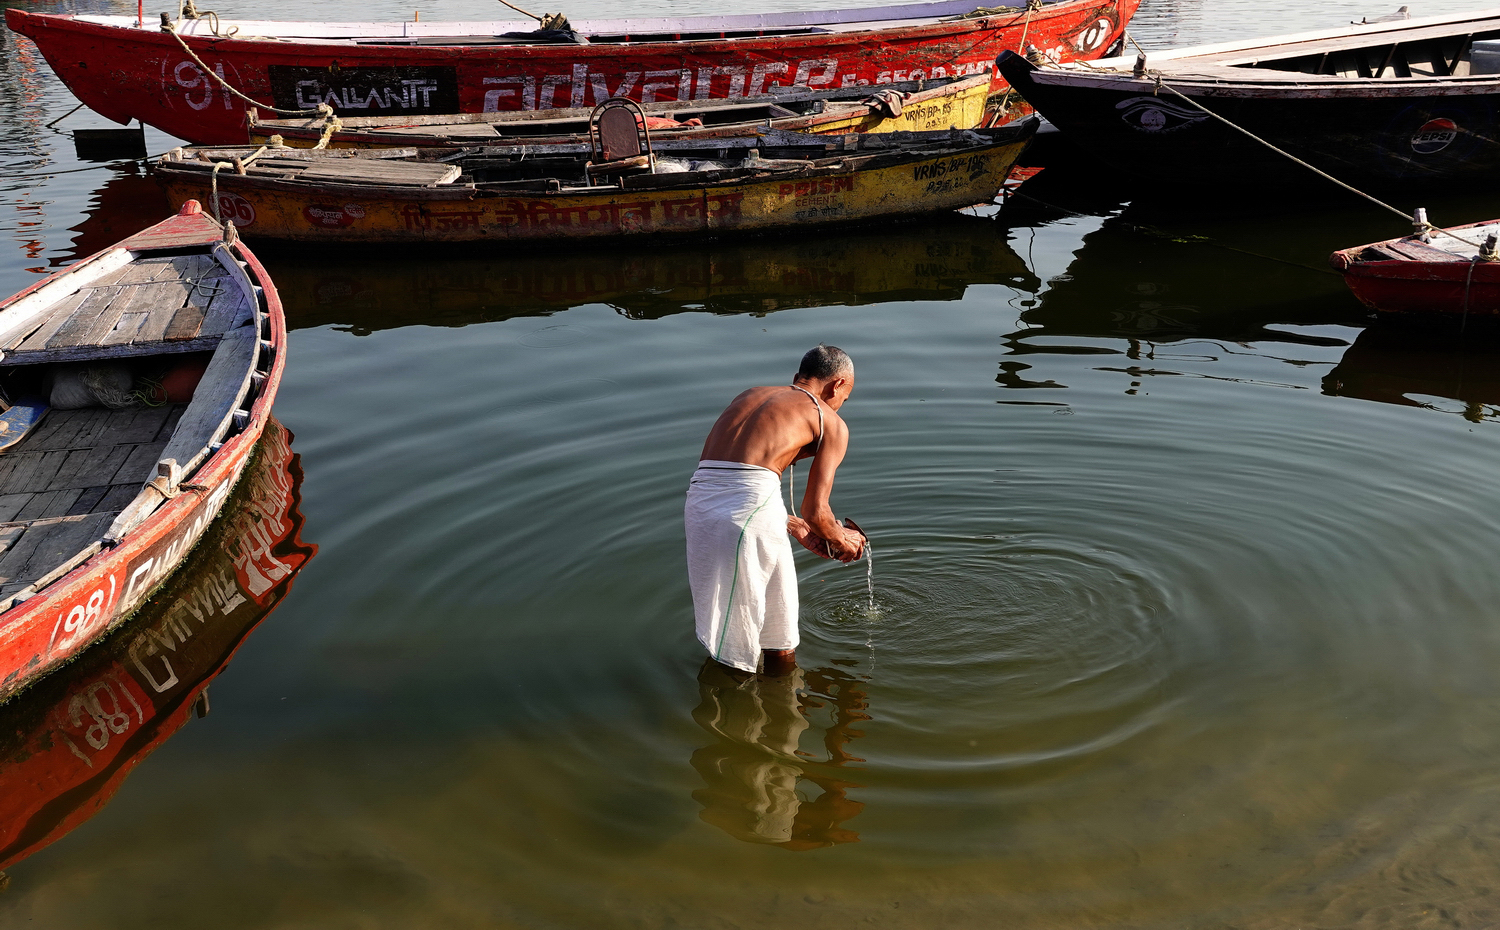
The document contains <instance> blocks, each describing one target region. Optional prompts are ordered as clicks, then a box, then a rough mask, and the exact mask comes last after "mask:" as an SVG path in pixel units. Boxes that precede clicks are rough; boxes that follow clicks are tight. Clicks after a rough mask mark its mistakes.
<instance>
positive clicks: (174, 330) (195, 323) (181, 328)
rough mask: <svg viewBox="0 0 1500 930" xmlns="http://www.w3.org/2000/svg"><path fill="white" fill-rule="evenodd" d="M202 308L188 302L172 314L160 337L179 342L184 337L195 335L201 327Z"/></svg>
mask: <svg viewBox="0 0 1500 930" xmlns="http://www.w3.org/2000/svg"><path fill="white" fill-rule="evenodd" d="M203 318H204V310H203V308H202V307H196V306H194V305H192V304H188V305H187V306H186V307H183V308H182V309H181V310H178V311H177V312H176V313H174V314H173V315H172V319H171V320H170V321H169V322H168V323H167V326H166V328H165V329H164V330H163V331H162V339H164V340H166V341H168V342H180V341H182V340H184V339H192V338H193V337H195V336H197V335H198V333H199V331H200V330H202V328H203Z"/></svg>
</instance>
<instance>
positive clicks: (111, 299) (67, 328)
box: [0, 247, 260, 610]
mask: <svg viewBox="0 0 1500 930" xmlns="http://www.w3.org/2000/svg"><path fill="white" fill-rule="evenodd" d="M181 252H182V250H171V249H168V250H166V251H164V252H159V253H155V254H152V253H132V252H128V251H126V250H124V249H114V250H111V251H110V252H107V253H105V254H104V255H102V256H100V257H99V258H97V259H95V261H93V262H90V263H89V264H88V265H85V266H82V267H81V268H80V269H79V270H77V271H75V272H73V273H70V274H67V275H63V276H61V277H59V278H58V279H55V280H54V281H53V282H51V283H50V284H49V285H45V286H44V287H43V288H42V289H40V290H38V291H37V292H34V293H33V294H31V295H28V296H26V297H22V298H21V299H19V300H17V301H15V302H14V303H12V304H11V305H10V306H9V307H7V308H6V310H5V312H4V313H0V340H3V341H0V348H3V352H4V355H3V358H0V404H3V406H4V412H3V413H0V610H5V609H8V608H9V607H10V606H12V605H13V604H14V603H16V602H18V601H19V600H24V599H25V598H26V597H29V596H30V595H31V594H32V593H34V592H35V591H37V590H39V589H40V588H42V587H45V586H46V585H47V584H49V583H51V582H52V581H54V580H56V579H57V578H60V577H62V576H63V575H64V574H66V573H67V572H68V571H70V570H71V569H72V568H73V567H74V566H76V565H77V564H79V563H81V562H82V561H83V560H84V559H86V558H88V557H89V556H90V555H92V554H93V553H95V552H97V551H99V549H100V547H101V545H103V544H104V540H105V539H106V538H107V537H114V538H118V536H119V535H121V534H123V533H124V532H125V531H127V530H128V529H129V526H126V525H124V524H122V523H121V520H122V517H124V518H127V519H128V518H129V517H130V514H132V513H135V512H139V513H141V514H142V515H144V514H145V513H149V512H150V509H154V508H155V506H159V504H160V503H161V501H163V500H165V499H166V496H167V495H165V494H158V493H157V491H156V490H155V489H154V488H152V486H151V483H152V482H154V481H156V480H157V479H158V478H159V477H161V476H165V478H166V483H165V485H164V487H166V488H167V489H168V490H169V491H172V492H173V493H175V486H176V484H177V481H178V480H179V479H180V478H181V477H183V476H185V475H188V474H190V473H191V472H192V470H193V469H195V468H196V467H197V465H198V464H200V463H201V462H202V461H203V460H204V459H205V458H206V457H207V456H208V454H210V452H211V451H212V449H213V448H216V444H217V443H218V442H220V441H221V440H222V438H223V437H224V436H225V435H227V433H228V432H229V430H230V429H232V428H233V426H234V424H235V422H236V420H237V417H236V413H244V411H239V410H238V407H239V405H240V404H241V403H248V402H249V400H248V397H247V396H246V395H247V393H248V392H247V391H245V390H242V388H246V387H250V386H251V385H252V384H253V383H254V382H253V379H252V371H253V369H254V368H255V367H256V365H255V362H256V359H257V352H258V350H259V348H260V346H259V339H258V336H257V333H258V330H259V326H257V325H250V324H253V323H255V322H256V321H257V320H258V318H259V317H258V313H257V300H258V298H257V297H256V296H255V291H254V289H253V288H252V287H251V286H250V285H249V281H248V278H247V277H245V275H244V272H243V269H241V268H238V267H235V268H229V267H226V257H227V261H229V262H233V258H232V257H228V255H229V253H227V252H226V251H224V250H223V249H222V248H220V249H218V250H217V251H216V252H210V251H208V250H206V249H203V248H202V247H199V248H197V249H196V250H193V251H190V252H189V253H188V254H179V253H181ZM236 272H238V273H236Z"/></svg>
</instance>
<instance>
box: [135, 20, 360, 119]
mask: <svg viewBox="0 0 1500 930" xmlns="http://www.w3.org/2000/svg"><path fill="white" fill-rule="evenodd" d="M161 31H162V32H165V33H166V34H167V35H169V36H171V37H172V38H174V39H176V40H177V44H178V45H180V46H182V50H183V51H184V52H187V54H188V57H189V58H191V59H193V63H194V64H196V65H197V66H198V68H199V70H200V71H202V72H203V73H204V74H205V75H207V76H209V77H211V78H213V79H214V80H215V81H218V82H219V86H221V87H223V88H224V92H225V93H228V94H231V95H233V96H235V97H238V98H239V99H241V100H243V101H244V102H245V103H248V104H250V105H251V106H253V107H258V108H260V109H263V110H270V111H271V112H272V113H278V114H280V115H282V116H317V115H318V114H319V113H321V114H323V116H324V117H325V118H328V119H332V118H333V107H332V106H330V105H329V104H326V103H320V104H318V105H317V106H316V107H314V108H313V109H311V110H283V109H281V108H280V107H273V106H271V105H270V104H268V103H261V102H260V101H259V100H256V99H255V98H254V97H250V96H247V95H245V94H243V93H240V92H239V91H238V90H236V89H235V88H234V87H233V86H232V85H231V84H230V83H229V82H228V81H226V80H224V78H223V76H221V75H220V74H219V72H217V71H215V70H214V69H212V68H210V67H209V66H208V65H206V64H204V62H203V59H202V58H199V57H198V53H197V52H194V51H193V49H192V47H191V46H189V45H188V44H187V41H186V40H185V39H183V37H182V36H180V35H178V34H177V30H176V29H175V28H174V27H173V26H172V24H171V23H162V26H161Z"/></svg>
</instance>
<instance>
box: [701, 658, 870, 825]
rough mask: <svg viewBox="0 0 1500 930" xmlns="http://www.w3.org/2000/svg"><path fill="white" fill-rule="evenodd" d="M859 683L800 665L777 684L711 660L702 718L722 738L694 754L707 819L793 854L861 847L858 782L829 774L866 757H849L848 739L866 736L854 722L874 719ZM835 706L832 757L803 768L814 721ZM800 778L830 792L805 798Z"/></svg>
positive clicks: (829, 740)
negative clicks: (855, 823)
mask: <svg viewBox="0 0 1500 930" xmlns="http://www.w3.org/2000/svg"><path fill="white" fill-rule="evenodd" d="M858 684H859V683H858V681H857V679H855V678H854V677H853V676H851V675H849V674H848V673H846V672H842V671H838V670H836V669H818V670H817V671H812V672H806V673H804V672H803V671H802V670H801V669H794V670H793V671H792V673H791V674H788V675H782V676H780V677H777V678H768V677H765V676H759V675H745V674H742V673H740V672H736V671H733V670H732V669H728V668H725V667H724V666H723V665H720V664H718V663H717V662H714V661H712V660H710V661H708V662H705V663H703V669H702V671H700V672H699V673H698V694H699V699H700V700H699V703H698V707H697V709H696V710H694V711H693V719H694V720H696V721H697V722H698V725H699V726H701V727H703V729H705V730H707V731H708V732H709V733H711V734H713V735H714V736H715V737H717V739H716V740H715V742H714V743H713V744H712V745H709V746H705V747H703V748H702V749H699V750H698V751H697V752H695V753H693V760H692V762H693V768H695V769H697V770H698V774H699V775H701V776H702V777H703V782H704V785H705V786H706V787H704V788H701V789H699V790H697V791H695V792H693V798H694V799H695V800H697V801H698V803H700V804H702V805H703V811H702V812H701V813H700V814H699V816H700V817H702V818H703V819H704V820H705V821H706V822H708V823H711V824H713V825H714V826H716V827H718V828H719V829H721V830H723V831H724V832H725V833H728V834H729V835H730V836H733V837H735V838H736V839H741V840H744V841H746V842H749V843H765V844H767V845H774V846H781V847H783V848H785V849H792V850H804V849H817V848H819V847H822V846H833V845H836V844H839V843H855V842H858V841H859V834H858V833H855V832H854V831H853V830H849V829H846V828H844V827H843V826H841V825H842V824H843V823H844V821H846V820H849V819H850V818H852V817H854V816H855V815H856V814H858V813H859V812H860V811H862V810H864V804H863V803H862V802H859V801H851V800H850V799H849V797H848V795H847V794H846V791H847V789H849V788H853V787H858V786H857V785H856V784H855V783H853V782H849V781H844V780H842V779H839V778H835V777H832V775H831V774H830V773H829V771H828V770H829V769H831V768H834V767H837V766H840V765H843V764H844V763H845V762H859V761H862V760H860V759H858V758H856V757H854V756H851V755H849V754H848V753H847V752H845V751H844V744H845V743H847V742H849V741H850V740H852V739H854V738H855V737H857V736H860V735H862V733H861V731H859V730H856V729H854V728H853V727H852V726H851V724H853V723H854V722H855V721H857V720H868V719H869V715H868V714H866V713H865V712H864V711H865V707H866V706H867V705H868V701H867V700H866V697H865V692H864V690H863V689H862V688H860V687H858ZM825 701H826V702H827V703H829V704H832V705H833V722H832V725H830V726H829V727H828V729H827V730H826V731H825V733H824V738H823V744H824V747H825V749H826V750H827V753H828V761H827V762H815V761H808V762H803V761H802V759H803V758H806V757H807V756H808V754H807V753H805V752H803V751H802V750H801V749H800V748H799V742H800V738H801V736H802V733H803V731H805V730H807V729H808V728H809V727H810V726H811V725H812V724H811V723H810V722H809V720H808V713H809V712H810V711H812V710H816V709H822V708H824V707H825V703H824V702H825ZM799 781H800V782H806V783H809V784H812V785H816V786H817V787H818V788H821V789H822V794H820V795H819V796H818V797H817V798H815V799H812V800H808V799H805V798H804V797H803V794H802V793H801V792H799V791H798V784H799Z"/></svg>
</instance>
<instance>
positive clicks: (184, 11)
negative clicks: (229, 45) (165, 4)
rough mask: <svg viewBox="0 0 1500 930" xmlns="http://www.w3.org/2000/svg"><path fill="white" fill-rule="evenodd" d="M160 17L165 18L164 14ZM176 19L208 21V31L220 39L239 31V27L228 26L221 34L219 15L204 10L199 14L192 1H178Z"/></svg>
mask: <svg viewBox="0 0 1500 930" xmlns="http://www.w3.org/2000/svg"><path fill="white" fill-rule="evenodd" d="M162 16H163V17H165V16H166V14H165V13H163V14H162ZM177 19H178V20H179V21H181V20H184V19H206V20H208V29H209V31H210V32H212V33H213V34H214V35H215V36H217V37H218V38H221V39H228V38H231V37H233V36H235V35H237V34H239V31H240V27H238V26H230V27H229V31H228V32H221V31H220V30H219V14H218V13H215V12H214V11H213V10H204V11H203V12H201V13H200V12H199V11H198V7H197V6H195V5H194V4H193V0H179V2H178V4H177Z"/></svg>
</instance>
